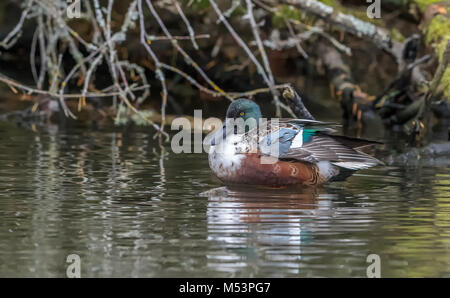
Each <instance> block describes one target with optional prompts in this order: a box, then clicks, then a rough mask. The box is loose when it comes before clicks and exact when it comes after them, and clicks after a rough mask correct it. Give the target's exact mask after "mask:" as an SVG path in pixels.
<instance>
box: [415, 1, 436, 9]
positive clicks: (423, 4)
mask: <svg viewBox="0 0 450 298" xmlns="http://www.w3.org/2000/svg"><path fill="white" fill-rule="evenodd" d="M413 2H414V3H416V4H417V6H418V7H419V9H420V11H424V10H425V8H426V7H427V6H428V5H430V4H433V3H438V2H442V0H413Z"/></svg>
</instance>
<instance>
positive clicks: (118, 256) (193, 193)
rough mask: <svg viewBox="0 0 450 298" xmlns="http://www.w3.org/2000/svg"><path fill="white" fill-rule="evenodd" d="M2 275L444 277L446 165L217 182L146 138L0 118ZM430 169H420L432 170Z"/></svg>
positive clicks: (449, 241)
mask: <svg viewBox="0 0 450 298" xmlns="http://www.w3.org/2000/svg"><path fill="white" fill-rule="evenodd" d="M0 138H1V142H0V218H1V222H0V276H2V277H4V276H27V277H34V276H42V277H47V276H56V277H65V276H66V268H67V265H68V264H67V263H66V258H67V256H68V255H70V254H77V255H79V256H80V258H81V276H82V277H109V276H115V277H118V276H126V277H322V276H325V277H327V276H328V277H365V276H366V268H367V266H368V265H369V264H368V263H367V262H366V257H367V256H368V255H369V254H378V255H379V256H380V258H381V275H382V276H383V277H418V276H447V277H450V171H449V169H450V166H449V165H448V163H447V164H445V163H437V165H436V164H435V165H433V166H430V165H428V166H427V165H424V164H422V163H421V162H418V163H415V164H414V166H405V165H403V164H401V163H395V162H394V163H393V164H392V165H389V166H385V167H377V168H373V169H369V170H364V171H361V172H359V173H358V174H357V175H355V176H353V177H351V178H350V179H348V181H346V182H343V183H332V184H327V185H325V186H324V187H321V188H317V189H299V188H288V189H268V188H255V187H250V186H245V187H243V188H238V189H236V188H227V187H224V185H222V184H221V183H220V182H219V181H218V180H217V179H216V178H214V177H213V176H212V174H211V171H210V169H209V167H208V162H207V156H206V154H179V155H177V154H173V153H171V150H170V147H167V148H166V152H165V153H164V152H162V150H161V148H160V147H159V146H158V145H157V144H156V143H155V142H154V141H153V140H152V136H151V133H145V132H143V131H142V130H141V131H127V132H114V131H101V130H99V131H92V130H79V131H75V132H74V131H69V132H64V131H57V129H55V130H53V131H52V130H51V129H50V130H48V129H47V130H39V129H37V130H36V129H35V131H33V129H29V128H19V127H17V126H16V125H11V124H4V123H1V124H0ZM427 164H429V163H427Z"/></svg>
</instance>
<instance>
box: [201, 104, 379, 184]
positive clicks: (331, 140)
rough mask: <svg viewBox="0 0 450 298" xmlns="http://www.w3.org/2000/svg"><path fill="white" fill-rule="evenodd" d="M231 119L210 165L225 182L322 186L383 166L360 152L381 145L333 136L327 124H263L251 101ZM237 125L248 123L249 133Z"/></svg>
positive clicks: (214, 144) (216, 138) (231, 111)
mask: <svg viewBox="0 0 450 298" xmlns="http://www.w3.org/2000/svg"><path fill="white" fill-rule="evenodd" d="M226 118H227V121H226V123H225V124H224V126H223V127H222V129H219V130H218V131H216V132H215V133H214V135H213V139H212V141H211V147H210V150H209V165H210V167H211V169H212V171H213V172H214V174H215V175H216V176H217V177H218V178H219V179H220V180H222V181H223V182H225V183H232V184H256V185H269V186H281V185H289V184H302V185H318V184H322V183H325V182H327V181H339V180H344V179H345V178H347V177H348V176H350V175H351V174H353V173H354V172H355V171H357V170H360V169H365V168H369V167H372V166H375V165H378V164H382V162H380V161H379V160H378V159H376V158H374V157H372V156H370V155H367V154H366V153H363V152H361V151H360V150H359V149H361V148H362V147H365V146H369V145H373V144H379V143H378V142H373V141H368V140H362V139H355V138H349V137H345V136H336V135H331V134H330V133H331V132H334V129H332V128H330V127H329V126H330V125H329V124H328V123H325V122H320V121H315V120H304V119H272V120H263V119H262V116H261V110H260V108H259V106H258V105H257V104H256V103H255V102H253V101H251V100H248V99H238V100H235V101H233V102H232V103H231V104H230V106H229V107H228V110H227V114H226ZM230 120H234V122H233V127H234V128H230V127H229V126H230V123H232V122H230ZM237 120H241V123H243V122H244V121H245V124H246V125H245V127H244V129H240V130H238V129H237V127H238V125H236V123H239V121H237ZM227 123H228V124H227Z"/></svg>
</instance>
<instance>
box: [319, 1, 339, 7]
mask: <svg viewBox="0 0 450 298" xmlns="http://www.w3.org/2000/svg"><path fill="white" fill-rule="evenodd" d="M319 2H322V3H323V4H326V5H328V6H333V7H334V6H335V5H336V0H319Z"/></svg>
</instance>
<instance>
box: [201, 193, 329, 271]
mask: <svg viewBox="0 0 450 298" xmlns="http://www.w3.org/2000/svg"><path fill="white" fill-rule="evenodd" d="M323 192H324V190H323V189H318V188H309V187H308V188H302V187H298V186H289V187H286V188H283V189H268V188H267V187H258V186H254V187H248V186H242V185H241V186H240V185H234V186H226V187H218V188H214V189H211V190H208V191H205V192H203V193H201V194H200V195H201V196H203V197H207V198H208V207H207V213H206V215H207V223H208V238H207V239H208V241H211V243H213V244H212V245H213V246H214V247H219V249H218V252H217V253H214V254H211V255H208V266H211V267H213V268H214V269H215V270H222V271H225V272H231V273H232V274H244V276H251V275H252V274H260V272H259V271H260V270H262V268H263V267H270V266H276V268H277V270H276V272H277V274H279V275H280V276H284V275H286V274H294V275H295V274H299V273H300V271H301V269H300V266H301V263H300V261H301V260H302V259H303V253H302V250H303V248H302V247H303V246H305V245H308V243H310V242H311V241H312V240H313V239H314V235H313V232H312V231H313V230H314V229H316V228H317V226H316V222H315V221H314V218H315V217H316V216H320V218H321V224H324V222H327V219H329V218H331V217H332V215H333V214H332V212H333V208H331V200H330V196H329V195H328V194H326V193H323ZM276 276H278V275H276Z"/></svg>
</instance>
